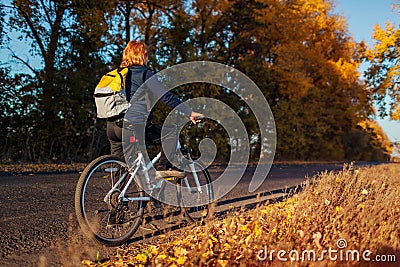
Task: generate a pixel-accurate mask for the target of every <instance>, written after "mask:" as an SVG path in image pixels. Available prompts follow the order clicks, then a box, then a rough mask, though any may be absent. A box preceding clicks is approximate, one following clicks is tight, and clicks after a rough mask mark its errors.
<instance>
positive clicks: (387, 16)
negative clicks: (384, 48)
mask: <svg viewBox="0 0 400 267" xmlns="http://www.w3.org/2000/svg"><path fill="white" fill-rule="evenodd" d="M333 1H334V2H335V3H336V11H337V13H338V14H340V15H342V16H343V17H344V18H345V19H346V20H347V22H348V27H349V32H350V34H352V35H353V37H354V39H355V40H356V41H358V42H359V41H365V42H366V43H367V44H368V45H369V46H370V47H372V45H373V39H372V32H373V29H374V26H375V25H376V24H379V25H380V26H381V27H382V28H384V26H385V22H386V21H389V22H391V23H393V24H394V25H396V26H397V25H399V24H400V16H399V15H398V14H397V12H396V11H395V10H392V7H393V4H396V3H397V4H400V0H397V1H396V0H333ZM377 121H378V123H379V124H380V125H381V127H382V128H383V130H384V131H385V133H386V134H387V135H388V137H389V139H390V140H391V141H392V142H395V141H397V142H400V122H395V121H390V120H389V119H383V120H382V119H377Z"/></svg>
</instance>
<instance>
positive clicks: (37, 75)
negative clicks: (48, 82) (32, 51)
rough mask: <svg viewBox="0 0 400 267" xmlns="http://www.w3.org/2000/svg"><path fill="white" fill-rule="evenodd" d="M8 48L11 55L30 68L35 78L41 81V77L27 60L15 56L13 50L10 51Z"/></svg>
mask: <svg viewBox="0 0 400 267" xmlns="http://www.w3.org/2000/svg"><path fill="white" fill-rule="evenodd" d="M8 50H9V51H10V52H11V54H12V57H13V58H15V59H17V60H19V61H20V62H21V63H22V64H24V65H25V66H26V67H27V68H28V69H30V70H31V71H32V72H33V73H34V74H35V76H36V78H37V79H38V80H39V81H41V80H42V79H41V77H40V74H39V72H38V71H37V70H35V69H34V68H33V67H32V66H31V65H30V64H29V63H28V62H26V61H25V60H24V59H22V58H21V57H19V56H17V55H16V54H15V53H14V51H12V50H11V49H10V48H8Z"/></svg>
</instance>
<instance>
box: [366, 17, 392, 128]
mask: <svg viewBox="0 0 400 267" xmlns="http://www.w3.org/2000/svg"><path fill="white" fill-rule="evenodd" d="M373 38H374V40H375V45H374V47H373V48H372V49H371V50H368V53H366V59H367V62H368V63H369V64H370V67H369V68H368V70H367V71H366V73H365V74H366V75H365V76H366V78H367V80H368V83H369V85H370V88H371V92H372V93H373V94H374V98H375V100H376V102H377V103H378V105H379V106H380V109H379V114H380V116H381V117H385V116H386V115H388V114H387V111H386V110H387V109H386V101H387V100H389V101H390V103H389V115H390V118H391V119H394V120H400V90H399V84H400V62H399V59H400V28H399V27H397V28H396V27H395V26H394V25H393V24H391V23H389V22H387V23H386V25H385V28H381V27H380V26H379V25H376V26H375V29H374V33H373Z"/></svg>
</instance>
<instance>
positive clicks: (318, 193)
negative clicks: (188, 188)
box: [83, 164, 400, 266]
mask: <svg viewBox="0 0 400 267" xmlns="http://www.w3.org/2000/svg"><path fill="white" fill-rule="evenodd" d="M399 174H400V165H399V164H386V165H380V166H375V167H371V168H362V169H354V168H353V166H346V167H345V168H344V169H343V171H341V172H340V173H336V174H335V173H333V172H329V173H323V174H321V175H319V176H317V177H315V178H313V179H312V180H310V181H308V182H307V183H305V184H304V185H303V190H302V191H301V193H299V194H297V195H295V196H294V197H292V198H290V199H287V200H286V201H283V202H280V203H275V204H269V205H266V206H260V207H258V208H256V209H254V210H246V211H240V212H236V213H233V214H230V215H229V216H228V217H226V218H224V219H221V218H220V219H218V218H216V219H213V220H211V221H209V222H208V223H207V224H206V225H205V226H192V227H189V228H185V229H182V230H180V231H178V232H175V233H173V234H171V235H168V236H162V237H160V238H159V240H158V241H157V243H153V244H142V245H138V244H132V245H131V246H130V247H129V248H127V249H118V250H117V252H116V255H115V256H114V257H113V258H112V259H111V260H110V261H108V262H105V263H96V262H92V261H88V260H85V261H84V262H83V264H84V265H87V266H138V265H145V266H167V265H168V266H289V265H290V266H381V265H380V264H378V263H377V262H372V261H371V262H367V261H365V260H363V258H362V253H363V251H366V250H369V251H371V253H372V254H365V255H366V256H367V257H368V258H370V259H371V260H372V259H374V258H375V256H376V255H394V256H395V257H396V260H397V264H399V262H400V232H399V231H400V230H399V229H400V177H399ZM341 239H344V240H346V242H347V245H346V247H343V248H342V247H341V248H342V249H340V248H338V245H340V246H343V245H342V243H339V244H338V240H341ZM265 248H267V258H266V259H265V260H264V261H262V260H260V259H259V258H258V256H259V257H263V256H265V255H264V252H265ZM329 248H331V249H332V250H336V251H337V252H336V253H335V252H334V251H331V254H330V256H331V257H329V254H328V253H327V252H325V254H322V253H323V251H324V250H328V249H329ZM272 250H275V252H273V253H272V257H271V252H272ZM279 250H283V251H285V254H283V252H281V254H280V258H283V259H284V258H286V259H287V260H288V261H286V262H285V261H282V260H280V259H278V251H279ZM311 250H313V251H315V253H316V260H313V256H312V254H308V252H307V253H306V254H304V255H305V256H306V258H305V260H304V261H302V260H301V257H302V253H304V251H311ZM354 250H357V251H358V252H359V253H360V254H359V255H360V261H357V260H356V254H354V255H353V256H354V258H353V256H352V255H350V254H348V259H349V260H346V255H347V253H348V251H354ZM296 252H297V253H298V254H299V260H297V259H296V256H297V254H296ZM308 255H310V256H311V258H310V259H308ZM321 255H323V256H324V257H323V260H322V261H318V258H320V257H321ZM335 255H336V257H337V259H336V260H335V261H333V260H331V259H333V258H334V256H335ZM291 258H293V259H294V261H291V260H290V259H291ZM321 258H322V257H321ZM390 265H391V266H396V263H394V262H392V263H391V264H389V266H390ZM385 266H386V265H385ZM397 266H398V265H397Z"/></svg>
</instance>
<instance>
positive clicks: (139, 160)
mask: <svg viewBox="0 0 400 267" xmlns="http://www.w3.org/2000/svg"><path fill="white" fill-rule="evenodd" d="M180 147H181V146H180V143H179V142H178V145H177V149H180ZM160 157H161V152H159V153H158V154H157V156H156V157H154V158H153V159H152V160H151V161H150V162H149V163H148V164H147V165H146V163H145V161H144V156H143V154H142V152H138V156H137V158H136V159H135V161H134V162H133V164H132V167H131V168H129V170H128V173H125V174H124V175H122V176H121V177H120V178H119V179H118V181H117V182H116V183H115V184H114V186H113V187H112V188H111V189H110V191H109V192H108V193H107V194H106V196H105V197H104V202H106V203H108V201H109V200H110V197H111V194H112V193H113V192H114V191H115V190H117V188H118V186H119V185H120V184H121V183H122V181H124V180H125V178H126V175H130V177H129V180H128V182H127V183H126V185H125V186H124V188H123V189H122V191H121V193H120V194H119V197H118V198H119V199H121V200H122V201H150V199H151V198H150V196H143V197H125V193H126V191H127V190H128V188H129V186H130V185H131V183H132V181H134V180H135V182H136V183H137V184H138V185H139V187H140V188H143V187H142V184H141V182H140V181H139V179H137V176H136V174H137V173H138V171H139V170H140V167H142V172H143V174H144V177H145V182H146V186H147V188H149V190H153V189H154V188H155V187H156V185H153V184H151V181H150V176H149V170H150V169H151V167H153V166H154V164H155V163H156V162H157V161H158V160H159V159H160ZM188 159H189V161H190V162H191V163H189V168H190V170H191V172H192V173H193V178H194V181H195V183H196V189H197V191H198V192H199V193H202V192H203V191H202V189H201V185H200V182H199V178H198V176H197V172H196V169H195V166H194V162H193V159H192V157H191V156H190V154H188ZM132 169H133V171H132ZM183 179H184V182H185V185H186V187H187V189H188V190H189V191H190V190H191V187H190V185H189V182H188V179H187V177H185V178H183ZM164 181H165V180H164V179H161V180H160V182H161V183H162V182H164Z"/></svg>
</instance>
